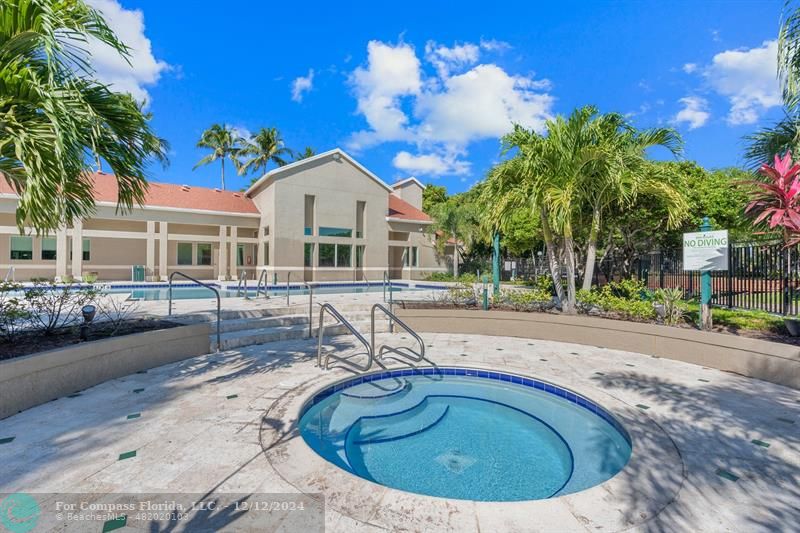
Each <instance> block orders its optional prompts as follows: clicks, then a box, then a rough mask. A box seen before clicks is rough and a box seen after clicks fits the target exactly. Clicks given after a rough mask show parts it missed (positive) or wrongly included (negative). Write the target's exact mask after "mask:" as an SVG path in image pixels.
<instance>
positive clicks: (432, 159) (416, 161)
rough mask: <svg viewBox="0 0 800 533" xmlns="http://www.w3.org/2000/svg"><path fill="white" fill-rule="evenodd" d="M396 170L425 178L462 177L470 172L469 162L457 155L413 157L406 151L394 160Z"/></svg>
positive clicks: (420, 155)
mask: <svg viewBox="0 0 800 533" xmlns="http://www.w3.org/2000/svg"><path fill="white" fill-rule="evenodd" d="M392 164H393V165H394V167H395V168H397V169H399V170H403V171H406V172H410V173H412V174H418V175H423V176H442V175H462V174H466V173H468V172H469V170H470V163H469V162H468V161H462V160H459V159H458V157H457V155H456V154H434V153H429V154H419V155H413V154H411V153H409V152H406V151H405V150H402V151H400V152H397V155H395V156H394V159H392Z"/></svg>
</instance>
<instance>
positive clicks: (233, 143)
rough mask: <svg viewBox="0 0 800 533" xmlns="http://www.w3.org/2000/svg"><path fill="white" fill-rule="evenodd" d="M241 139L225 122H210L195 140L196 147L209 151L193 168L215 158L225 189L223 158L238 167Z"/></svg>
mask: <svg viewBox="0 0 800 533" xmlns="http://www.w3.org/2000/svg"><path fill="white" fill-rule="evenodd" d="M242 142H243V141H242V139H241V137H239V135H238V134H237V133H236V130H234V129H233V128H232V127H230V126H227V125H225V124H212V125H211V127H210V128H208V129H207V130H206V131H204V132H203V134H202V135H201V136H200V140H199V141H198V142H197V147H198V148H208V149H210V150H211V153H210V154H208V155H207V156H205V157H204V158H203V159H201V160H200V161H198V162H197V164H196V165H195V166H194V168H193V169H192V170H194V169H196V168H198V167H201V166H203V165H208V164H209V163H213V162H214V161H216V160H219V161H220V163H221V174H220V177H221V180H222V190H223V191H224V190H225V160H226V159H229V160H230V161H231V163H233V166H234V168H237V169H238V168H239V167H240V159H239V157H240V155H241V153H242V151H243V148H242Z"/></svg>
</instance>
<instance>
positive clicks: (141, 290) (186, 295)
mask: <svg viewBox="0 0 800 533" xmlns="http://www.w3.org/2000/svg"><path fill="white" fill-rule="evenodd" d="M215 288H217V290H219V293H220V294H219V295H220V296H221V297H222V298H234V297H236V296H237V292H236V286H235V285H233V286H231V285H224V286H222V285H217V286H216V287H215ZM440 288H441V287H438V286H435V285H427V284H424V285H416V286H414V287H410V286H409V285H407V284H397V283H392V292H394V293H397V292H409V291H419V290H431V289H440ZM388 290H389V289H388V288H387V291H388ZM106 292H108V293H111V294H130V299H132V300H167V299H168V292H169V288H168V287H167V285H157V286H150V287H148V286H142V285H123V286H118V285H116V286H115V285H110V286H108V288H107V290H106ZM267 292H268V294H269V295H270V297H273V296H274V297H281V296H286V286H285V285H284V286H272V285H271V286H269V287H268V289H267ZM365 292H383V285H382V284H369V285H367V284H366V283H362V284H353V283H347V284H343V283H338V284H336V283H331V284H320V285H316V286H314V294H357V293H365ZM247 293H248V296H250V297H251V298H255V297H256V289H255V287H253V286H250V287H248V291H247ZM289 294H291V295H292V296H296V295H304V294H308V289H307V288H306V287H305V286H303V285H290V286H289ZM259 297H261V298H263V294H262V295H260V296H259ZM206 298H208V299H213V298H215V296H214V292H213V291H211V290H210V289H207V288H206V287H202V286H198V285H187V284H183V285H173V287H172V299H173V300H202V299H206Z"/></svg>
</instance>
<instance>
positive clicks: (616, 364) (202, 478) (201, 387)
mask: <svg viewBox="0 0 800 533" xmlns="http://www.w3.org/2000/svg"><path fill="white" fill-rule="evenodd" d="M424 337H425V341H426V344H428V345H429V346H428V348H427V350H428V357H429V358H430V359H431V360H433V361H435V362H436V363H437V364H442V365H467V366H479V367H484V368H486V367H489V368H497V369H504V370H507V371H510V372H516V373H520V374H525V375H530V376H535V377H539V378H542V379H544V380H548V381H552V382H554V383H558V384H560V385H563V386H565V387H570V388H573V389H575V390H577V391H579V392H583V393H585V394H586V395H588V396H590V397H591V398H592V399H594V400H596V401H598V402H600V403H601V404H603V405H605V406H607V407H608V408H609V409H610V410H612V412H615V413H616V414H622V418H623V420H624V421H626V422H628V421H630V423H631V424H632V425H635V426H637V428H638V427H639V426H640V427H641V428H642V429H641V431H639V430H638V429H637V430H636V431H634V432H632V434H633V437H634V454H637V453H638V454H639V457H640V458H642V460H643V461H644V462H643V463H637V464H638V465H639V466H636V467H635V468H636V470H635V471H628V472H627V473H626V476H627V477H623V478H620V480H616V482H615V480H611V481H610V482H608V483H606V484H604V485H601V486H599V487H595V488H594V489H590V490H589V491H584V492H582V493H577V494H575V495H570V496H566V497H562V498H556V499H553V500H541V501H538V502H535V503H534V504H530V505H527V504H528V503H529V502H522V503H503V504H492V505H481V504H475V503H473V502H449V501H446V500H441V499H436V498H425V497H418V496H413V497H412V496H409V498H406V493H401V492H399V491H394V490H385V491H383V492H381V493H380V496H379V497H378V496H374V495H375V494H376V489H375V488H376V486H375V485H372V484H370V483H369V482H367V481H364V480H361V479H359V478H356V477H354V476H351V475H349V474H346V473H344V472H342V471H339V472H336V473H331V471H329V470H325V471H323V472H328V475H330V476H331V477H336V479H337V480H341V481H342V483H340V484H338V485H336V484H333V483H330V482H329V481H331V480H324V479H323V480H322V481H320V482H319V483H318V485H317V488H318V490H319V491H321V492H322V493H323V494H324V495H325V496H326V500H327V509H326V527H327V531H342V532H352V531H362V530H363V531H367V530H370V531H371V530H375V531H378V530H386V529H398V530H420V531H422V530H424V531H443V530H451V531H459V532H460V531H484V532H486V531H510V530H516V531H537V530H538V531H620V530H635V531H790V530H796V528H797V524H800V392H798V391H796V390H792V389H788V388H784V387H780V386H777V385H773V384H769V383H766V382H761V381H757V380H752V379H747V378H743V377H740V376H736V375H731V374H726V373H723V372H720V371H716V370H713V369H707V368H702V367H699V366H694V365H690V364H685V363H680V362H676V361H672V360H668V359H660V358H654V357H650V356H644V355H640V354H633V353H626V352H620V351H613V350H606V349H602V348H596V347H587V346H580V345H572V344H562V343H554V342H544V341H536V340H528V339H517V338H505V337H484V336H456V335H449V334H426V335H424ZM333 341H334V342H336V343H337V345H339V346H340V347H342V348H344V349H346V348H347V347H349V346H352V343H351V340H350V338H347V337H337V338H335V339H333ZM315 355H316V353H315V345H314V343H313V341H286V342H280V343H271V344H268V345H261V346H252V347H249V348H246V349H242V350H241V351H234V352H225V353H222V354H212V355H208V356H203V357H198V358H194V359H190V360H186V361H183V362H180V363H175V364H171V365H167V366H163V367H159V368H155V369H151V370H149V371H147V372H146V373H141V374H133V375H130V376H127V377H125V378H121V379H117V380H113V381H109V382H106V383H103V384H101V385H98V386H96V387H93V388H91V389H89V390H86V391H82V393H81V394H80V395H77V396H73V397H68V398H59V399H57V400H55V401H53V402H50V403H48V404H45V405H42V406H39V407H36V408H33V409H30V410H28V411H25V412H23V413H20V414H18V415H16V416H13V417H11V418H8V419H5V420H2V421H0V465H2V467H1V468H0V493H5V492H18V491H24V492H31V493H34V492H55V491H63V492H94V493H122V492H140V491H141V492H169V491H175V492H179V491H183V492H191V493H206V492H209V491H216V492H244V493H252V492H267V493H292V492H297V491H299V490H302V489H303V488H304V487H303V486H302V485H301V484H299V483H298V482H297V479H299V477H297V476H295V477H293V475H294V474H297V472H294V473H293V472H292V470H293V469H294V470H295V471H296V470H297V469H298V468H299V466H301V465H297V464H295V463H292V462H291V461H290V462H288V463H287V462H283V463H281V461H280V460H276V452H275V450H277V449H278V447H279V446H281V445H286V443H287V442H293V444H292V446H294V447H295V448H294V449H295V450H302V446H305V444H304V443H302V438H300V437H299V436H298V435H297V434H296V433H295V432H293V431H292V427H291V422H292V420H293V419H294V418H295V416H296V414H297V412H296V410H294V411H293V410H292V409H286V406H288V405H290V402H289V400H292V401H294V402H295V403H296V402H297V401H300V400H302V399H303V398H305V397H306V396H307V395H308V393H309V392H312V393H313V391H314V390H316V389H318V388H320V387H322V386H323V385H325V384H326V383H329V382H332V381H335V380H337V379H341V378H343V377H345V376H347V375H348V374H347V373H346V372H344V371H342V370H338V371H329V372H323V371H321V370H319V369H317V368H315V367H314V359H315ZM301 391H302V394H300V392H301ZM131 415H138V416H131ZM12 437H13V440H10V441H9V440H8V439H9V438H12ZM306 450H307V447H306ZM653 450H665V451H664V452H663V453H665V454H667V455H669V456H667V455H665V456H664V457H655V456H652V454H648V452H649V451H653ZM669 450H675V453H674V454H672V452H670V451H669ZM131 451H135V452H136V454H135V456H132V457H129V458H127V459H124V460H120V455H121V454H126V453H127V452H131ZM308 453H311V452H310V451H308ZM313 457H314V458H316V459H318V460H320V461H321V459H320V458H318V457H317V456H313ZM314 458H311V459H309V462H308V464H309V465H311V467H313V465H314V464H316V463H314V461H315V459H314ZM312 463H313V464H312ZM632 463H633V460H632ZM644 464H647V465H649V466H648V468H647V469H644V468H642V466H641V465H644ZM623 472H625V470H624V471H623ZM298 476H299V474H298ZM615 479H616V478H615ZM734 479H735V481H734ZM334 485H335V486H334ZM334 490H338V491H340V493H339V494H336V493H333V492H332V491H334ZM665 494H666V495H667V497H665V496H664V495H665ZM356 495H361V496H362V498H363V502H364V504H363V505H361V506H359V500H358V499H357V498H355V496H356ZM371 495H372V496H371ZM342 496H345V497H344V498H343V497H342ZM420 498H421V499H420ZM420 501H422V502H424V504H423V505H420ZM404 502H406V503H404ZM412 503H413V504H412ZM397 509H404V512H402V513H398V512H396V510H397Z"/></svg>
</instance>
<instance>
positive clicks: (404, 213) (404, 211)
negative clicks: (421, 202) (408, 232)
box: [389, 194, 431, 222]
mask: <svg viewBox="0 0 800 533" xmlns="http://www.w3.org/2000/svg"><path fill="white" fill-rule="evenodd" d="M389 218H397V219H401V220H414V221H418V222H430V220H431V217H429V216H428V215H426V214H425V213H424V212H422V211H420V210H419V209H417V208H416V207H414V206H413V205H411V204H410V203H408V202H406V201H405V200H403V199H402V198H399V197H397V196H395V195H394V194H390V195H389Z"/></svg>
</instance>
